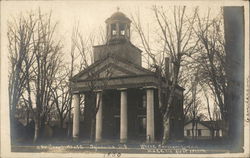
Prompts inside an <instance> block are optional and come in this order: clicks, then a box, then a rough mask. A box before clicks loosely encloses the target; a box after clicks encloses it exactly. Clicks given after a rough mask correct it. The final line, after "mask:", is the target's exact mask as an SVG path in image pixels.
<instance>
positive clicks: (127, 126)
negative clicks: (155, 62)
mask: <svg viewBox="0 0 250 158" xmlns="http://www.w3.org/2000/svg"><path fill="white" fill-rule="evenodd" d="M105 22H106V43H104V44H103V45H97V46H94V47H93V55H94V63H93V64H92V65H90V66H89V67H88V68H87V69H85V70H83V71H82V72H80V73H78V74H76V75H75V76H73V78H71V79H70V81H71V85H72V93H73V100H72V103H73V112H74V114H73V138H78V137H79V136H81V137H82V139H84V138H86V139H87V138H90V135H91V129H92V128H91V125H92V123H91V122H92V120H95V128H94V135H95V136H94V137H95V141H96V142H100V141H103V140H119V141H120V142H126V141H129V140H135V141H136V140H138V141H149V142H154V141H157V140H160V139H161V137H162V133H163V131H162V129H163V127H162V117H161V113H160V108H159V101H158V91H157V85H158V80H159V79H158V78H157V76H156V75H155V72H153V71H150V70H148V69H145V68H143V67H142V54H141V53H142V51H141V50H140V49H139V48H137V47H136V46H134V45H133V44H132V43H131V42H130V26H131V20H130V19H129V18H128V17H126V15H124V14H123V13H122V12H120V11H117V12H115V13H114V14H113V15H111V17H110V18H108V19H107V20H106V21H105ZM167 64H168V63H167ZM162 80H163V82H166V80H168V79H165V78H162ZM163 88H164V89H165V90H166V93H167V89H168V87H167V86H166V87H163ZM183 91H184V89H183V88H182V87H180V86H177V87H176V93H175V97H174V101H173V105H172V112H171V117H170V138H171V139H182V138H183V132H184V131H183ZM80 96H84V112H83V120H82V121H80V119H79V113H80V112H79V111H80ZM93 100H94V102H93ZM163 100H164V98H163ZM93 107H94V109H95V108H96V109H98V110H97V111H96V114H95V113H94V114H93V110H91V109H93ZM97 107H98V108H97ZM93 117H95V119H94V118H93ZM92 133H93V132H92Z"/></svg>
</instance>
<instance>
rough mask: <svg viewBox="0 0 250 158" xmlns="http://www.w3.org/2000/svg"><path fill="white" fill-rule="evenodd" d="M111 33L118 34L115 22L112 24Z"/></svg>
mask: <svg viewBox="0 0 250 158" xmlns="http://www.w3.org/2000/svg"><path fill="white" fill-rule="evenodd" d="M111 33H112V35H116V27H115V24H111Z"/></svg>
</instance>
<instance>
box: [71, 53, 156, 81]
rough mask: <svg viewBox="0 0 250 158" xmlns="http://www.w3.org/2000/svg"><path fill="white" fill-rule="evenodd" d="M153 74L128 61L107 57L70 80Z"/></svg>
mask: <svg viewBox="0 0 250 158" xmlns="http://www.w3.org/2000/svg"><path fill="white" fill-rule="evenodd" d="M152 73H153V72H151V71H149V70H147V69H145V68H143V67H141V66H139V65H135V64H133V63H129V62H128V61H125V60H122V59H118V58H114V57H107V58H106V59H104V60H101V61H97V62H95V63H94V64H92V65H90V66H89V67H88V68H87V69H85V70H83V71H82V72H80V73H78V74H77V75H75V76H74V77H73V78H72V80H74V81H77V80H81V81H82V80H91V79H93V78H95V79H97V78H107V77H109V78H115V77H124V76H136V75H147V74H152Z"/></svg>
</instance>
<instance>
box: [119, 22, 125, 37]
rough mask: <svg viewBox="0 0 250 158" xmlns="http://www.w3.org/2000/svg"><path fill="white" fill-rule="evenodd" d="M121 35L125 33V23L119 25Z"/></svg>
mask: <svg viewBox="0 0 250 158" xmlns="http://www.w3.org/2000/svg"><path fill="white" fill-rule="evenodd" d="M119 30H120V35H123V36H124V35H125V24H120V25H119Z"/></svg>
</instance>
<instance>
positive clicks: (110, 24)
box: [105, 8, 131, 43]
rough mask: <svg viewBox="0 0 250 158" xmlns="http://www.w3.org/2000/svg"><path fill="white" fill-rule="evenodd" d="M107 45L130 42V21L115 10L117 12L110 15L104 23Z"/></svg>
mask: <svg viewBox="0 0 250 158" xmlns="http://www.w3.org/2000/svg"><path fill="white" fill-rule="evenodd" d="M105 22H106V29H107V34H106V36H107V43H115V42H116V41H129V40H130V24H131V20H130V19H129V18H128V17H126V15H125V14H123V13H122V12H120V11H119V8H118V9H117V12H115V13H114V14H112V15H111V17H110V18H108V19H107V20H106V21H105Z"/></svg>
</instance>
